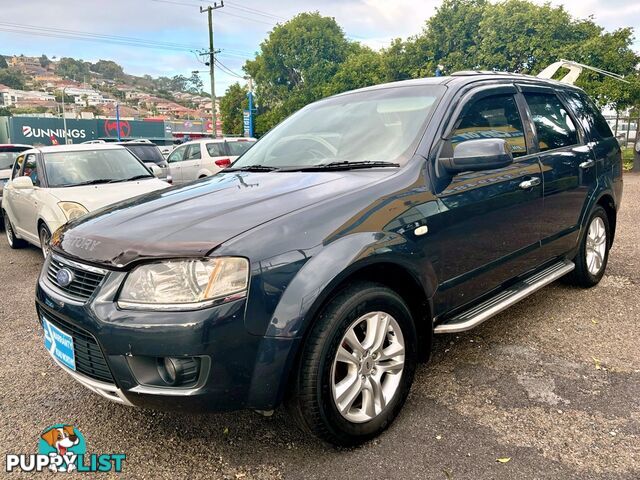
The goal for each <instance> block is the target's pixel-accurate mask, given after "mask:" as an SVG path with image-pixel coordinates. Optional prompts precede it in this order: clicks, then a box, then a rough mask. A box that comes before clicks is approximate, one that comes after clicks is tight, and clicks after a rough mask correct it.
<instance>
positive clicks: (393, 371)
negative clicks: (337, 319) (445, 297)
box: [331, 312, 405, 423]
mask: <svg viewBox="0 0 640 480" xmlns="http://www.w3.org/2000/svg"><path fill="white" fill-rule="evenodd" d="M404 364H405V343H404V337H403V335H402V330H401V329H400V325H399V324H398V322H397V321H396V320H395V319H394V318H393V317H392V316H391V315H389V314H388V313H385V312H370V313H367V314H365V315H363V316H361V317H360V318H358V319H357V320H356V321H355V322H353V323H352V324H351V325H350V326H349V328H348V329H347V331H346V333H345V334H344V336H343V337H342V340H341V342H340V345H339V346H338V351H337V352H336V355H335V358H334V361H333V366H332V368H331V387H332V393H333V401H334V404H335V405H336V407H337V409H338V411H339V412H340V414H341V415H342V416H343V417H344V418H345V419H347V420H348V421H350V422H353V423H363V422H367V421H369V420H372V419H373V418H375V417H377V416H378V415H380V413H382V411H383V410H384V409H385V407H386V406H387V405H388V404H389V402H390V401H391V399H392V398H393V397H394V395H395V394H396V392H397V391H398V387H399V385H400V380H401V379H402V372H403V370H404Z"/></svg>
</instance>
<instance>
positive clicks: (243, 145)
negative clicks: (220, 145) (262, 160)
mask: <svg viewBox="0 0 640 480" xmlns="http://www.w3.org/2000/svg"><path fill="white" fill-rule="evenodd" d="M254 143H256V142H245V141H242V140H241V141H238V142H227V145H228V146H229V155H231V156H232V157H238V156H240V155H242V154H243V153H244V152H246V151H247V150H249V148H251V145H253V144H254Z"/></svg>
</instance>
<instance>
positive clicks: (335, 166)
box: [280, 160, 400, 172]
mask: <svg viewBox="0 0 640 480" xmlns="http://www.w3.org/2000/svg"><path fill="white" fill-rule="evenodd" d="M399 166H400V164H399V163H394V162H384V161H379V160H367V161H362V162H348V161H340V162H331V163H322V164H320V165H301V166H299V167H285V168H281V169H280V170H282V171H283V172H297V171H305V172H308V171H323V170H355V169H359V168H376V167H399Z"/></svg>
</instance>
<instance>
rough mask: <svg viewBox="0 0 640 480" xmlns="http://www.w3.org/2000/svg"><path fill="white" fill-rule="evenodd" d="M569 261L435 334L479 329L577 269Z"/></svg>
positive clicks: (446, 324)
mask: <svg viewBox="0 0 640 480" xmlns="http://www.w3.org/2000/svg"><path fill="white" fill-rule="evenodd" d="M575 267H576V266H575V264H574V263H573V262H571V261H569V260H563V261H561V262H558V263H555V264H553V265H551V266H550V267H548V268H545V269H544V270H542V271H540V272H538V273H536V274H535V275H532V276H531V277H529V278H527V279H525V280H522V281H521V282H518V283H516V284H515V285H512V286H511V287H509V288H507V289H506V290H503V291H501V292H500V293H498V294H497V295H496V296H494V297H491V298H489V299H488V300H485V301H484V302H482V303H481V304H480V305H477V306H475V307H473V308H471V309H470V310H467V311H464V312H462V313H460V314H458V315H456V316H454V317H452V318H450V319H448V320H446V321H445V322H444V323H442V324H440V325H438V326H437V327H435V329H434V330H433V331H434V333H458V332H464V331H465V330H470V329H472V328H474V327H477V326H478V325H480V324H481V323H482V322H484V321H485V320H487V319H489V318H491V317H493V316H494V315H497V314H498V313H500V312H502V311H503V310H505V309H507V308H509V307H510V306H511V305H513V304H515V303H518V302H519V301H520V300H522V299H523V298H525V297H528V296H529V295H531V294H532V293H534V292H535V291H537V290H540V289H541V288H542V287H544V286H546V285H549V284H550V283H552V282H554V281H556V280H557V279H559V278H560V277H562V276H564V275H566V274H567V273H569V272H570V271H571V270H573V269H574V268H575Z"/></svg>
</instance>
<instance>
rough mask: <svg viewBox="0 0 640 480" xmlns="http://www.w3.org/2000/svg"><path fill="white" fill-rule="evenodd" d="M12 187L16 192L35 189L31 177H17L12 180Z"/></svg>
mask: <svg viewBox="0 0 640 480" xmlns="http://www.w3.org/2000/svg"><path fill="white" fill-rule="evenodd" d="M11 185H12V186H13V188H15V189H16V190H28V189H30V188H33V182H32V181H31V177H16V178H14V179H13V180H11Z"/></svg>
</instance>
